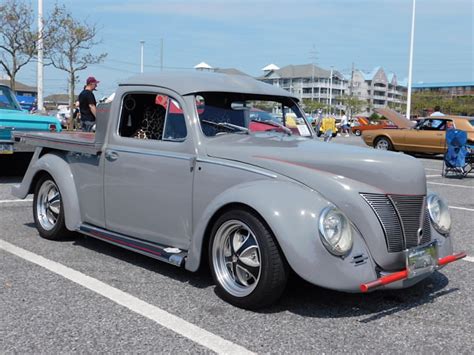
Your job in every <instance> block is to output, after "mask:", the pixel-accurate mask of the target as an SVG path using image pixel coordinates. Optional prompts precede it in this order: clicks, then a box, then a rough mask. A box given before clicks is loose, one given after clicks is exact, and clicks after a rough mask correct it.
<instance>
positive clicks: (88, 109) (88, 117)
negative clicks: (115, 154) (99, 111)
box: [79, 76, 99, 132]
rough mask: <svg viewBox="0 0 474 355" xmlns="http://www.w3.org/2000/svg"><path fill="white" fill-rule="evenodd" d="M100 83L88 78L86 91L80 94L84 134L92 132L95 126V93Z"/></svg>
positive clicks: (91, 77)
mask: <svg viewBox="0 0 474 355" xmlns="http://www.w3.org/2000/svg"><path fill="white" fill-rule="evenodd" d="M98 83H99V81H97V80H96V78H94V77H93V76H90V77H88V78H87V81H86V86H85V87H84V90H82V92H81V93H80V94H79V111H80V113H81V125H82V130H83V131H84V132H91V131H92V126H94V124H95V118H96V105H97V102H96V101H95V96H94V93H93V91H94V90H96V88H97V84H98Z"/></svg>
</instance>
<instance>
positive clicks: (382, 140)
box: [374, 137, 393, 150]
mask: <svg viewBox="0 0 474 355" xmlns="http://www.w3.org/2000/svg"><path fill="white" fill-rule="evenodd" d="M374 148H375V149H380V150H393V145H392V142H390V139H388V138H387V137H379V138H377V139H376V140H375V143H374Z"/></svg>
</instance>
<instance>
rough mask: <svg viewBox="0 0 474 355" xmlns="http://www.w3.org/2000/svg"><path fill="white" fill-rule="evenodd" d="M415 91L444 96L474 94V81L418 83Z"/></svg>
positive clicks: (414, 87)
mask: <svg viewBox="0 0 474 355" xmlns="http://www.w3.org/2000/svg"><path fill="white" fill-rule="evenodd" d="M411 87H412V89H413V92H430V93H436V94H440V95H442V96H474V81H464V82H448V83H416V84H413V85H412V86H411Z"/></svg>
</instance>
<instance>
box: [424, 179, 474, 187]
mask: <svg viewBox="0 0 474 355" xmlns="http://www.w3.org/2000/svg"><path fill="white" fill-rule="evenodd" d="M426 183H427V184H431V185H443V186H451V187H462V188H465V189H474V186H464V185H456V184H445V183H442V182H433V181H427V182H426Z"/></svg>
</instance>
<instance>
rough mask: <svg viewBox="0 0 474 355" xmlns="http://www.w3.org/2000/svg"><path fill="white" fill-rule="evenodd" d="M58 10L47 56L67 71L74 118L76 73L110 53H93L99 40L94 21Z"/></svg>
mask: <svg viewBox="0 0 474 355" xmlns="http://www.w3.org/2000/svg"><path fill="white" fill-rule="evenodd" d="M55 13H56V16H55V18H54V20H53V22H54V24H53V26H54V27H55V28H56V31H55V33H54V35H53V36H51V37H50V40H51V43H50V45H51V51H50V53H49V55H48V58H49V60H50V62H51V64H52V65H53V66H54V67H55V68H57V69H60V70H63V71H65V72H67V73H68V85H69V112H70V117H71V118H72V114H73V108H74V101H75V100H74V91H75V87H76V81H77V80H78V75H77V73H78V72H79V71H82V70H85V69H87V67H88V66H89V65H90V64H97V63H100V62H102V61H103V60H104V59H105V57H106V56H107V53H101V54H98V55H94V54H92V53H91V52H90V50H91V49H92V48H93V47H94V46H95V45H97V44H99V43H100V41H99V40H97V39H96V36H97V26H96V25H95V24H89V23H87V22H85V21H80V20H77V19H75V18H73V16H72V14H71V13H70V12H69V11H68V10H67V9H66V8H65V7H58V8H56V11H55ZM71 121H72V120H71Z"/></svg>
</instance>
